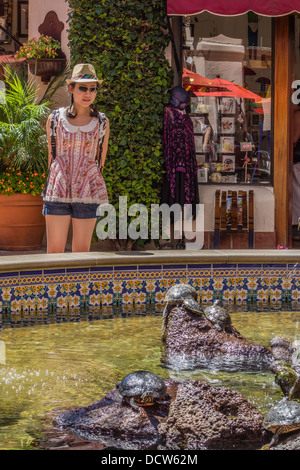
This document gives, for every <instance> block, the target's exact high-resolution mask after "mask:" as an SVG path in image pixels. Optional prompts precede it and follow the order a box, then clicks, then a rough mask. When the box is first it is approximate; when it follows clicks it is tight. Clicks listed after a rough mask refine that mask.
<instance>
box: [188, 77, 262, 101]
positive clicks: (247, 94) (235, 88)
mask: <svg viewBox="0 0 300 470" xmlns="http://www.w3.org/2000/svg"><path fill="white" fill-rule="evenodd" d="M212 83H213V85H214V86H216V87H222V86H223V87H224V88H223V90H218V89H217V88H216V91H210V90H209V91H207V92H206V91H200V92H199V91H198V92H197V91H194V93H195V95H196V96H219V97H226V96H232V97H234V98H246V99H249V100H254V101H260V100H261V96H259V95H257V94H256V93H253V92H252V91H250V90H247V89H246V88H243V87H242V86H240V85H238V84H237V83H233V82H230V81H228V80H224V79H221V78H214V79H213V80H212Z"/></svg>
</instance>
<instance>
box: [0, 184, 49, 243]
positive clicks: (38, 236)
mask: <svg viewBox="0 0 300 470" xmlns="http://www.w3.org/2000/svg"><path fill="white" fill-rule="evenodd" d="M42 210H43V198H42V197H41V196H32V195H31V194H21V193H19V194H12V195H11V196H7V195H6V194H0V250H12V251H17V250H20V251H29V250H37V249H38V248H40V247H41V245H42V241H43V236H44V233H45V218H44V216H43V215H42Z"/></svg>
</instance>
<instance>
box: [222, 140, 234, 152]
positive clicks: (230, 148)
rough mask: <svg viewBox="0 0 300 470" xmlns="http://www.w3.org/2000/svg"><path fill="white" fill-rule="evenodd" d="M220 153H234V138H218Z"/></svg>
mask: <svg viewBox="0 0 300 470" xmlns="http://www.w3.org/2000/svg"><path fill="white" fill-rule="evenodd" d="M220 152H221V153H233V152H234V137H221V138H220Z"/></svg>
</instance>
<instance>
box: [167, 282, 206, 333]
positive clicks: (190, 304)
mask: <svg viewBox="0 0 300 470" xmlns="http://www.w3.org/2000/svg"><path fill="white" fill-rule="evenodd" d="M165 302H166V306H165V308H164V311H163V325H162V331H163V334H162V337H163V340H165V337H166V332H167V325H168V318H169V313H170V311H171V310H172V308H173V307H180V306H184V307H185V308H186V309H188V310H190V311H191V312H193V313H196V314H197V315H202V314H203V310H202V308H201V307H200V305H199V303H198V302H197V291H196V289H194V287H192V286H191V285H189V284H184V283H180V284H175V285H174V286H172V287H170V289H169V290H168V291H167V293H166V296H165Z"/></svg>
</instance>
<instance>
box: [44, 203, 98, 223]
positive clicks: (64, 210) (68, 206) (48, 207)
mask: <svg viewBox="0 0 300 470" xmlns="http://www.w3.org/2000/svg"><path fill="white" fill-rule="evenodd" d="M98 205H99V204H83V203H81V202H73V203H66V202H48V201H45V202H44V207H43V215H70V216H71V217H72V218H73V219H95V218H97V215H96V212H97V208H98Z"/></svg>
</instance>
